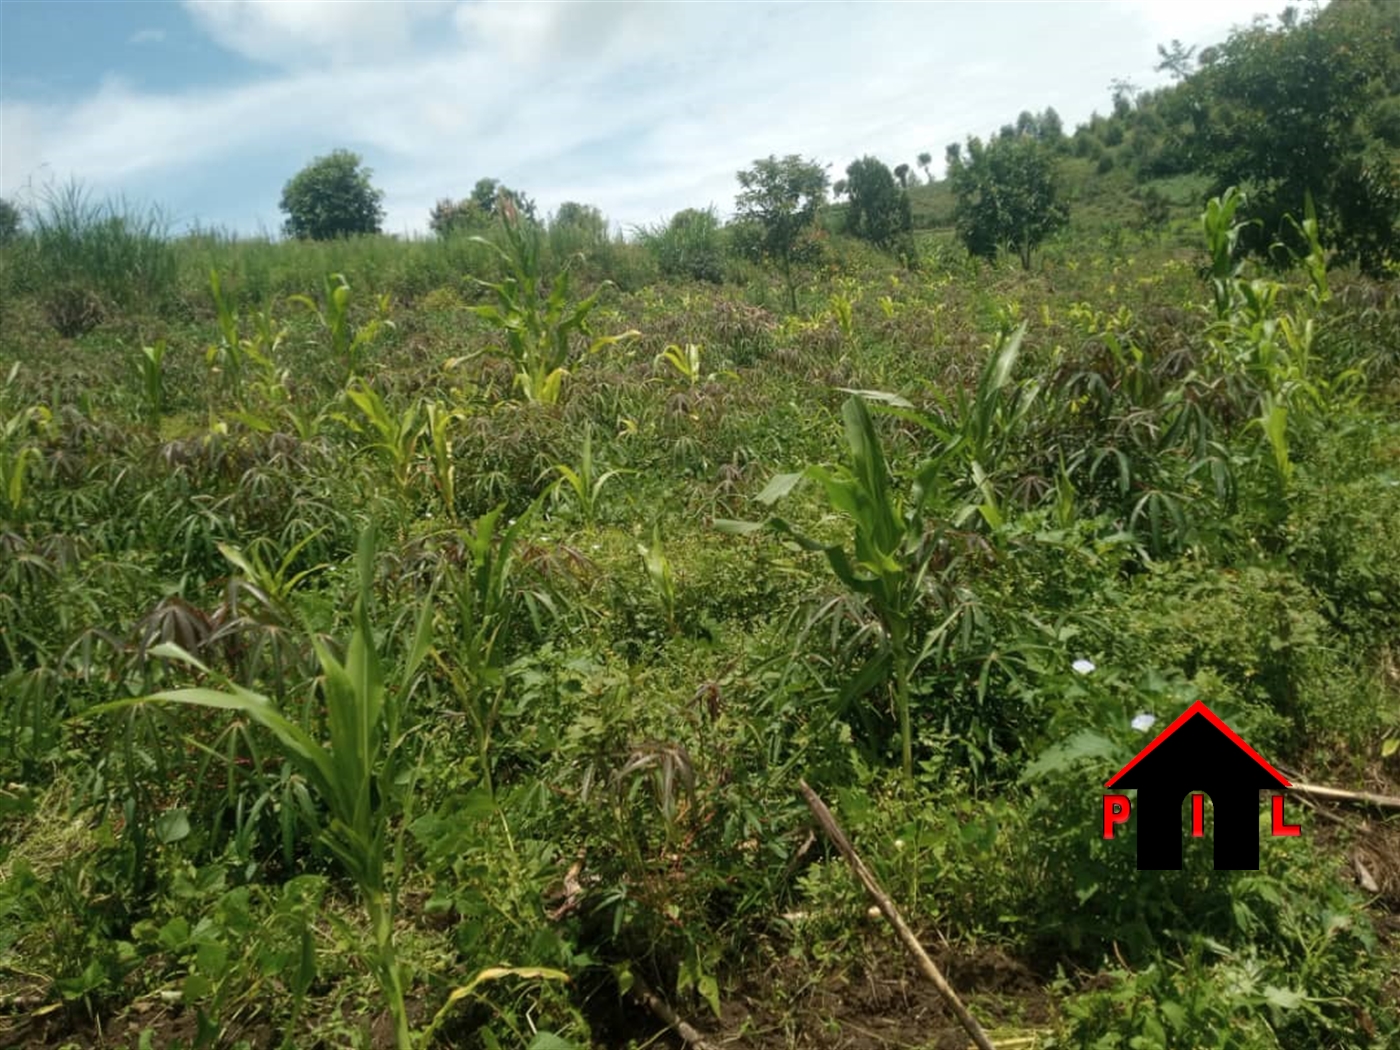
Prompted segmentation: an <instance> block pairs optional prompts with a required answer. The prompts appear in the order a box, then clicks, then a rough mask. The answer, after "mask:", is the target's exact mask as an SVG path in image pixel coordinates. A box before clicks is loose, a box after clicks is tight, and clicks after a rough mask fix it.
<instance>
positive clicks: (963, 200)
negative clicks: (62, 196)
mask: <svg viewBox="0 0 1400 1050" xmlns="http://www.w3.org/2000/svg"><path fill="white" fill-rule="evenodd" d="M1398 48H1400V4H1394V3H1386V2H1385V0H1355V2H1352V3H1346V4H1341V3H1333V4H1331V5H1329V6H1328V7H1325V8H1321V9H1316V10H1313V11H1311V12H1309V13H1306V14H1300V13H1299V12H1298V11H1297V9H1295V8H1289V9H1286V10H1285V11H1284V13H1283V14H1282V15H1281V16H1280V17H1279V19H1278V21H1277V23H1276V24H1273V25H1270V24H1269V23H1268V22H1267V21H1266V20H1263V19H1259V20H1256V21H1255V22H1254V23H1253V24H1252V25H1250V26H1247V27H1243V28H1238V29H1236V30H1235V31H1234V32H1232V33H1231V34H1230V36H1229V38H1228V39H1227V40H1226V41H1225V42H1224V43H1223V44H1220V45H1218V46H1216V47H1211V48H1206V49H1204V50H1202V51H1200V52H1199V53H1198V52H1197V51H1196V49H1194V48H1187V47H1185V46H1183V45H1182V44H1181V43H1180V42H1179V41H1172V42H1171V44H1170V45H1166V46H1161V47H1159V48H1158V51H1159V54H1160V58H1161V63H1160V64H1159V66H1158V69H1159V70H1162V71H1165V72H1167V73H1169V74H1170V75H1171V76H1172V78H1173V80H1174V81H1175V82H1174V83H1173V84H1172V85H1170V86H1168V87H1165V88H1162V89H1159V90H1157V91H1155V92H1143V91H1140V90H1138V89H1137V88H1136V87H1135V86H1134V85H1132V84H1131V83H1130V82H1128V81H1124V80H1116V81H1114V82H1113V84H1112V85H1111V89H1112V99H1113V109H1112V112H1111V114H1109V115H1108V116H1100V115H1098V114H1097V113H1096V114H1094V115H1093V116H1092V117H1091V118H1090V119H1089V121H1087V122H1086V123H1085V124H1083V125H1080V126H1079V127H1078V128H1076V129H1075V131H1074V133H1073V135H1066V134H1065V131H1064V127H1063V123H1062V121H1061V119H1060V117H1059V115H1058V114H1057V113H1056V112H1055V110H1054V109H1053V108H1047V109H1045V110H1044V111H1042V112H1040V113H1032V112H1030V111H1025V112H1022V113H1021V114H1020V115H1019V117H1018V118H1017V119H1016V121H1015V122H1014V123H1007V124H1005V125H1003V126H1002V127H1001V128H1000V129H998V130H997V131H996V132H995V133H993V134H991V135H990V136H989V137H988V138H987V139H985V140H983V139H981V138H979V137H977V136H970V137H968V138H967V139H966V141H965V142H962V143H958V142H955V143H951V144H949V145H948V146H947V148H946V151H945V163H946V174H945V179H946V185H947V187H948V189H949V190H950V191H951V195H952V199H953V209H952V216H951V218H952V224H953V227H954V229H955V232H956V235H957V237H958V239H959V240H960V241H961V243H962V244H963V246H964V247H965V248H966V249H967V251H968V252H969V253H970V254H972V255H974V256H977V257H980V258H986V259H994V258H996V257H997V256H999V255H1003V254H1005V255H1008V256H1011V257H1014V258H1016V259H1018V260H1019V261H1020V263H1021V264H1022V266H1024V267H1026V268H1029V267H1030V266H1031V264H1032V256H1033V253H1034V251H1035V250H1036V249H1037V248H1038V247H1039V246H1040V245H1041V244H1042V243H1043V242H1044V241H1045V240H1046V239H1047V238H1048V237H1050V236H1052V235H1053V234H1054V233H1056V232H1057V231H1058V230H1060V229H1062V228H1064V226H1065V225H1066V224H1067V223H1068V221H1069V207H1068V203H1067V201H1066V195H1065V193H1064V191H1063V188H1062V174H1061V169H1062V164H1063V161H1064V160H1065V159H1066V158H1068V157H1079V158H1083V159H1087V160H1089V161H1090V162H1091V163H1093V164H1094V165H1096V170H1097V171H1098V172H1099V173H1100V174H1103V173H1106V172H1107V171H1110V170H1112V169H1113V168H1114V167H1115V166H1124V167H1128V168H1130V170H1131V171H1132V172H1133V175H1134V177H1135V178H1136V179H1137V180H1138V181H1140V182H1145V181H1149V180H1151V179H1154V178H1159V177H1164V176H1169V175H1174V174H1183V173H1187V172H1191V173H1197V174H1201V175H1205V176H1207V177H1208V178H1209V180H1210V184H1209V186H1208V188H1207V193H1208V194H1209V195H1218V194H1220V193H1222V192H1223V191H1224V190H1225V189H1226V188H1228V187H1230V186H1235V187H1239V188H1241V189H1242V191H1243V192H1244V194H1245V199H1246V202H1247V203H1246V216H1245V217H1246V218H1248V219H1249V220H1250V224H1249V226H1248V227H1247V228H1246V231H1245V234H1244V235H1243V236H1242V238H1241V247H1242V249H1243V250H1247V251H1253V252H1256V253H1259V254H1265V255H1267V254H1271V253H1272V254H1276V255H1279V256H1280V257H1281V258H1286V257H1287V256H1288V255H1289V253H1290V251H1291V250H1292V249H1294V248H1296V245H1295V244H1294V243H1293V242H1294V241H1296V239H1297V237H1298V236H1299V234H1298V233H1297V227H1296V223H1292V222H1291V221H1290V218H1291V217H1293V216H1297V215H1300V214H1301V213H1302V212H1303V210H1304V208H1305V201H1310V202H1311V206H1312V207H1313V208H1314V209H1315V212H1316V214H1317V217H1318V218H1319V219H1320V220H1321V224H1322V227H1323V228H1324V229H1325V230H1327V231H1329V236H1330V238H1331V243H1330V244H1329V245H1328V247H1330V248H1331V249H1333V250H1334V251H1335V252H1336V253H1337V255H1338V256H1339V257H1340V258H1341V259H1342V260H1343V261H1350V262H1356V263H1358V264H1360V265H1361V266H1362V267H1363V268H1366V269H1368V270H1372V271H1376V270H1379V269H1381V268H1383V267H1384V266H1385V265H1386V263H1387V261H1388V260H1392V259H1393V258H1394V257H1395V255H1396V248H1397V243H1400V239H1398V238H1397V229H1396V222H1397V218H1400V164H1397V155H1400V58H1398V57H1397V56H1398V55H1400V49H1398ZM932 160H933V157H932V154H931V153H929V152H921V153H920V154H919V155H918V157H917V163H918V167H919V168H920V169H921V170H922V171H923V173H924V179H925V182H926V183H928V184H932V183H933V181H934V179H933V174H932V172H931V170H930V169H931V164H932ZM372 175H373V173H372V171H371V170H370V169H369V168H367V167H366V166H365V164H364V162H363V160H362V158H361V157H360V156H359V155H358V154H355V153H353V152H351V151H349V150H343V149H342V150H336V151H334V152H332V153H330V154H328V155H325V156H322V157H318V158H316V159H315V160H313V161H312V162H311V163H309V164H308V165H307V166H306V167H305V168H303V169H302V170H301V171H299V172H298V173H297V174H296V175H295V176H293V177H292V178H291V179H290V180H289V181H288V182H287V184H286V186H285V187H284V188H283V192H282V198H281V201H280V206H281V210H282V211H283V212H284V213H285V214H286V222H285V224H284V227H283V229H284V232H285V233H286V235H288V236H290V237H296V238H311V239H328V238H334V237H344V236H353V235H358V234H374V233H379V232H382V229H383V222H384V209H383V192H382V191H381V190H379V189H377V188H376V187H375V186H374V184H373V181H372ZM737 179H738V184H739V190H738V193H737V195H736V199H735V219H734V222H733V223H732V224H731V227H732V235H733V236H732V237H731V240H732V241H733V242H734V243H735V244H736V246H737V247H738V248H739V250H740V251H741V253H742V254H750V255H755V256H759V257H761V258H763V259H765V260H768V261H770V262H771V263H773V264H774V265H775V266H776V267H777V268H778V269H779V270H780V271H781V272H782V274H783V275H784V278H785V279H786V281H787V283H788V286H789V289H791V288H792V285H793V267H794V265H796V264H799V263H800V262H801V260H802V257H803V247H804V243H805V242H806V241H807V240H810V235H811V233H812V231H813V229H814V227H815V226H816V225H817V223H818V218H819V216H822V215H823V214H825V215H826V216H827V218H828V223H827V224H828V225H829V226H834V227H835V228H837V229H840V230H842V231H843V232H845V233H848V234H850V235H852V236H854V237H857V238H860V239H862V240H864V241H867V242H869V243H870V244H872V245H874V246H875V247H877V248H879V249H881V250H884V251H888V252H890V253H892V254H894V255H896V256H898V257H900V258H902V259H903V260H905V261H906V262H907V263H908V264H909V265H914V264H915V263H916V262H917V257H918V256H917V252H916V250H915V247H914V224H913V219H912V211H911V206H910V191H911V189H913V188H914V187H915V186H916V185H917V184H918V180H917V176H915V175H914V173H913V169H912V168H911V166H910V165H909V164H907V163H900V164H897V165H895V166H894V167H893V168H891V167H889V166H888V165H887V164H886V163H884V162H883V161H881V160H880V159H878V158H877V157H874V156H869V155H867V156H863V157H861V158H859V159H857V160H855V161H853V162H852V163H851V164H849V165H848V166H847V167H846V169H845V173H844V177H843V178H839V179H837V180H836V181H835V182H834V183H833V182H832V181H831V179H830V178H829V175H828V167H827V166H823V165H821V164H820V163H818V162H817V161H814V160H810V159H807V158H803V157H800V156H787V157H781V158H780V157H777V156H770V157H768V158H765V159H761V160H756V161H755V162H754V163H753V164H752V165H751V166H750V167H748V168H746V169H744V170H743V171H740V172H738V173H737ZM828 194H830V199H828ZM1140 200H1141V203H1142V205H1143V207H1144V209H1145V211H1153V212H1154V213H1158V214H1157V218H1158V221H1160V219H1161V218H1162V214H1160V213H1163V212H1164V211H1165V207H1164V205H1165V202H1164V201H1163V199H1162V198H1161V195H1160V194H1159V193H1157V192H1156V191H1155V190H1154V189H1152V188H1149V189H1148V190H1145V191H1143V193H1142V194H1141V195H1140ZM503 210H506V211H509V212H510V214H511V215H512V216H513V217H516V218H519V219H522V220H525V221H529V222H537V221H538V217H537V215H536V207H535V203H534V202H533V200H531V199H530V198H529V197H528V196H527V195H526V194H525V193H523V192H521V191H519V190H516V189H513V188H511V187H509V186H506V185H504V184H502V183H501V182H500V181H499V180H496V179H492V178H482V179H479V180H478V181H477V182H476V184H475V185H474V186H473V188H472V190H471V192H470V194H469V195H468V196H466V197H464V198H461V199H452V198H444V199H442V200H439V201H438V202H437V204H436V205H435V206H434V207H433V209H432V211H431V213H430V215H429V219H428V224H429V227H430V229H431V230H432V231H433V233H434V234H436V235H438V236H443V237H446V236H453V235H456V234H460V233H467V234H475V233H482V232H484V231H486V230H487V229H489V228H490V226H491V225H492V223H493V222H494V221H495V220H496V219H497V218H499V217H500V216H501V214H502V212H503ZM833 220H834V221H833ZM550 221H551V222H552V223H557V224H561V225H567V226H569V227H571V228H577V229H578V230H579V231H581V232H583V233H585V234H587V236H588V237H589V238H592V239H593V240H594V241H596V240H600V239H606V238H607V237H608V223H607V220H606V219H605V218H604V216H603V215H602V213H601V212H599V210H598V209H597V208H595V207H592V206H590V205H586V204H580V203H577V202H566V203H565V204H563V205H561V206H560V207H559V209H558V210H557V212H556V213H555V214H554V215H553V216H552V217H551V220H550ZM721 225H722V224H721V223H720V220H719V219H718V217H717V216H716V215H715V213H714V211H713V210H712V209H707V210H698V209H686V210H684V211H682V212H679V213H677V215H675V216H674V217H673V218H672V219H671V220H670V221H669V223H666V224H663V225H661V226H658V227H651V228H646V227H644V228H641V229H639V230H638V231H637V232H638V234H639V235H640V237H641V238H642V239H643V240H644V241H648V242H649V243H650V244H651V245H652V246H653V247H655V248H656V249H657V254H658V258H659V259H660V261H661V264H662V271H663V272H664V273H668V274H672V275H676V276H689V277H694V278H699V279H702V280H718V279H719V278H720V274H721V272H722V260H721V259H720V258H719V257H718V253H717V249H716V247H715V245H716V243H717V241H716V236H715V234H716V233H717V232H718V230H719V229H720V227H721ZM19 230H20V215H19V212H18V211H17V210H16V209H15V208H14V207H13V205H11V204H9V203H8V202H4V201H0V240H3V239H7V238H12V237H14V236H16V235H17V234H18V232H19Z"/></svg>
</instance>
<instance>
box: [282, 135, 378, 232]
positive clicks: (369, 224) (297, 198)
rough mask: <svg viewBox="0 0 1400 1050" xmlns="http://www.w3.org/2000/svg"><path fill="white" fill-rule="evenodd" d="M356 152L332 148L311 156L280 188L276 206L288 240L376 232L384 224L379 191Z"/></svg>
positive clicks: (371, 173) (369, 171)
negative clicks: (284, 215) (306, 163)
mask: <svg viewBox="0 0 1400 1050" xmlns="http://www.w3.org/2000/svg"><path fill="white" fill-rule="evenodd" d="M363 164H364V162H363V160H362V159H361V158H360V155H359V154H357V153H352V152H351V151H350V150H344V149H338V150H335V151H334V152H331V153H328V154H326V155H325V156H323V157H317V158H316V159H315V160H313V161H311V163H309V164H308V165H307V166H306V167H304V168H302V169H301V171H299V172H297V173H296V174H295V175H293V176H292V177H291V178H290V179H289V180H288V181H287V184H286V185H285V186H283V187H282V200H281V202H280V203H279V205H278V207H279V208H281V209H282V211H284V212H286V214H287V220H286V222H285V224H284V225H283V230H284V232H285V233H286V234H287V236H288V237H296V238H298V239H302V240H305V239H310V240H314V241H327V240H333V239H335V238H338V237H353V236H355V235H356V234H366V233H379V232H380V229H381V226H382V225H383V222H384V208H383V206H382V202H383V200H384V191H383V190H378V189H375V188H374V185H373V184H372V183H371V182H370V177H371V176H372V175H373V174H374V173H373V171H371V170H370V169H369V168H366V167H364V166H363Z"/></svg>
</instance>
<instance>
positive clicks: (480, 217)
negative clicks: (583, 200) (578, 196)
mask: <svg viewBox="0 0 1400 1050" xmlns="http://www.w3.org/2000/svg"><path fill="white" fill-rule="evenodd" d="M504 202H508V203H509V206H510V207H511V208H512V209H514V211H515V213H516V214H517V215H519V216H520V217H521V218H523V219H524V220H525V221H526V222H530V223H533V222H534V221H535V202H534V201H532V200H531V199H530V198H529V197H527V196H525V194H523V193H520V192H518V191H516V190H513V189H511V188H510V187H509V186H504V185H502V184H501V183H500V182H499V181H498V180H497V179H477V181H476V185H475V186H473V187H472V192H471V196H470V197H464V198H463V199H462V200H459V201H454V200H452V199H451V198H450V197H444V198H443V199H442V200H440V201H438V202H437V203H436V204H435V205H433V210H432V213H431V214H430V215H429V216H428V227H429V229H431V230H432V231H433V232H434V233H435V234H437V235H438V236H439V237H448V236H451V235H452V234H457V233H484V232H485V231H486V230H489V229H490V228H491V226H492V224H493V223H494V222H495V221H496V220H497V219H499V218H501V216H502V214H503V211H502V204H503V203H504ZM580 207H582V206H581V205H577V204H575V205H572V208H575V209H576V208H580ZM566 208H569V205H565V206H564V207H561V208H560V213H561V215H566V216H573V217H574V218H578V217H580V213H576V212H573V211H572V210H570V211H568V212H567V213H566V211H565V209H566ZM595 212H596V209H595ZM598 218H601V216H598ZM556 221H557V220H556ZM594 225H596V222H595V223H594Z"/></svg>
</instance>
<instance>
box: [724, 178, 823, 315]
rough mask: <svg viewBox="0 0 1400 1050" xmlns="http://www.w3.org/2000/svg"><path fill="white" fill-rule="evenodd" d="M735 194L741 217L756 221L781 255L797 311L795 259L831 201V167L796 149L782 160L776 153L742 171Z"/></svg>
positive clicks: (763, 242) (767, 249)
mask: <svg viewBox="0 0 1400 1050" xmlns="http://www.w3.org/2000/svg"><path fill="white" fill-rule="evenodd" d="M738 178H739V187H740V189H739V194H738V196H737V197H736V198H735V205H736V211H737V218H738V219H739V221H741V222H752V223H753V224H754V225H755V227H756V228H757V230H758V231H759V246H760V248H761V250H762V252H763V254H764V255H766V256H768V257H770V258H772V259H776V260H777V261H778V264H779V265H780V266H781V267H782V270H783V276H784V278H785V279H786V281H787V288H788V301H789V304H790V305H791V307H792V310H793V312H794V313H796V312H797V288H796V286H795V285H794V284H793V280H792V263H793V257H794V254H795V252H796V249H797V245H798V242H799V240H800V239H801V237H802V235H803V234H804V233H806V232H807V230H808V229H809V228H810V227H811V226H812V224H813V223H814V222H815V221H816V218H817V209H818V208H819V207H821V205H822V204H823V203H824V202H825V200H826V189H827V186H828V184H829V183H828V179H827V174H826V169H825V168H824V167H823V166H822V165H820V164H818V163H817V162H816V161H812V160H804V159H803V158H802V157H800V156H798V155H797V154H790V155H788V156H786V157H783V158H782V159H781V160H780V159H778V158H777V157H776V156H770V157H767V158H765V159H763V160H756V161H754V163H753V167H751V168H747V169H745V170H744V171H741V172H739V173H738Z"/></svg>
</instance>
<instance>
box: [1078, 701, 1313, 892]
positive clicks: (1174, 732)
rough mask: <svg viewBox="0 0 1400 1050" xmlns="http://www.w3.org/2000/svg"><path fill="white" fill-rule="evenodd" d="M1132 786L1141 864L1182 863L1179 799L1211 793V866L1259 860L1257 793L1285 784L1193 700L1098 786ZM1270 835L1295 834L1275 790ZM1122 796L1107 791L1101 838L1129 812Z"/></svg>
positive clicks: (1195, 812) (1195, 819) (1198, 808)
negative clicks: (1212, 823) (1213, 844)
mask: <svg viewBox="0 0 1400 1050" xmlns="http://www.w3.org/2000/svg"><path fill="white" fill-rule="evenodd" d="M1104 786H1105V787H1108V788H1117V789H1119V790H1120V791H1121V790H1122V789H1125V788H1136V789H1137V811H1138V814H1137V866H1138V870H1139V871H1146V870H1152V869H1156V870H1163V869H1180V868H1181V857H1182V848H1181V840H1182V834H1181V800H1182V799H1184V798H1185V797H1186V796H1187V795H1188V794H1193V793H1194V792H1203V793H1204V795H1208V796H1210V800H1211V806H1212V809H1213V813H1214V817H1213V820H1214V831H1215V868H1216V870H1217V871H1223V870H1226V869H1240V870H1253V869H1257V868H1258V867H1259V792H1260V791H1261V790H1269V789H1272V790H1274V791H1277V790H1278V789H1280V788H1286V787H1289V786H1290V785H1289V783H1288V781H1287V780H1286V779H1284V777H1283V775H1282V774H1280V773H1279V771H1278V770H1276V769H1275V768H1274V767H1273V766H1271V765H1269V763H1268V762H1265V761H1264V759H1263V758H1261V757H1260V756H1259V753H1258V752H1257V751H1255V750H1254V748H1252V747H1250V746H1249V745H1248V744H1246V743H1245V742H1244V741H1243V740H1241V739H1240V737H1239V736H1238V735H1237V734H1236V733H1235V732H1234V731H1233V730H1232V729H1231V728H1230V727H1229V726H1227V725H1226V724H1225V723H1224V722H1222V721H1221V720H1220V719H1219V718H1218V717H1217V716H1216V714H1215V712H1213V711H1212V710H1211V709H1210V708H1208V707H1206V705H1205V704H1203V703H1200V702H1199V701H1198V702H1196V703H1194V704H1192V705H1191V706H1190V707H1188V708H1187V709H1186V711H1185V712H1183V714H1182V715H1181V717H1180V718H1178V719H1177V720H1176V721H1175V722H1173V723H1172V724H1171V725H1169V726H1167V728H1166V729H1164V730H1162V732H1161V733H1159V734H1158V735H1157V737H1156V738H1155V739H1154V740H1153V741H1152V742H1151V743H1150V744H1148V745H1147V746H1146V747H1145V748H1143V749H1142V750H1141V751H1139V752H1138V753H1137V755H1136V756H1135V757H1134V758H1133V760H1132V761H1131V762H1129V763H1128V764H1127V765H1126V766H1124V767H1123V768H1122V769H1120V770H1119V771H1118V772H1117V773H1115V774H1114V775H1113V776H1112V777H1111V778H1110V779H1109V780H1108V782H1107V783H1106V784H1105V785H1104ZM1191 801H1192V826H1191V833H1192V835H1193V836H1196V837H1200V836H1202V835H1204V834H1205V830H1204V826H1203V825H1204V814H1205V799H1204V797H1203V795H1201V794H1193V797H1192V800H1191ZM1272 805H1273V834H1274V835H1297V834H1298V833H1299V829H1298V827H1297V826H1295V825H1286V824H1284V823H1283V795H1281V794H1275V795H1274V797H1273V803H1272ZM1130 812H1131V811H1130V804H1129V802H1128V797H1127V796H1126V795H1122V794H1115V795H1105V796H1104V803H1103V814H1104V823H1103V829H1104V838H1108V839H1111V838H1113V828H1114V826H1115V825H1117V824H1122V823H1124V822H1125V821H1126V820H1127V819H1128V817H1129V815H1130Z"/></svg>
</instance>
